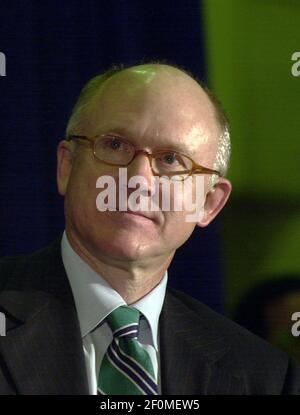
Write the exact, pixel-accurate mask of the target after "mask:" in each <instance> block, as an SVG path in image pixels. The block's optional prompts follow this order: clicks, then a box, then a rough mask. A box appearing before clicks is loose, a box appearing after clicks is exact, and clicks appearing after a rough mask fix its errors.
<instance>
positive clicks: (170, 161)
mask: <svg viewBox="0 0 300 415" xmlns="http://www.w3.org/2000/svg"><path fill="white" fill-rule="evenodd" d="M162 158H163V161H164V162H166V163H167V164H174V162H176V161H177V155H176V154H175V153H168V154H165V155H164V156H163V157H162Z"/></svg>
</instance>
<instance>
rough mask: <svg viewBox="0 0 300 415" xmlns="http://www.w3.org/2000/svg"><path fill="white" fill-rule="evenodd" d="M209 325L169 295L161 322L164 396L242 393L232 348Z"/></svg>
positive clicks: (241, 384) (167, 295)
mask: <svg viewBox="0 0 300 415" xmlns="http://www.w3.org/2000/svg"><path fill="white" fill-rule="evenodd" d="M208 324H209V323H208V322H203V321H202V320H201V317H200V316H199V315H198V313H196V312H194V311H193V310H191V309H190V308H189V307H187V306H186V305H185V304H184V303H183V302H181V301H180V300H178V299H177V298H176V297H175V296H173V295H172V294H170V293H168V292H167V294H166V299H165V303H164V307H163V310H162V313H161V319H160V351H161V382H162V394H164V395H176V394H179V395H183V394H197V395H217V394H241V393H242V390H243V382H241V379H240V377H239V376H234V375H233V373H234V372H233V371H232V367H234V362H233V361H232V358H233V357H232V355H231V354H230V353H229V352H230V348H229V346H228V345H227V344H226V343H225V341H224V339H223V337H222V336H220V335H218V334H217V333H216V332H215V330H214V329H213V328H210V327H207V325H208Z"/></svg>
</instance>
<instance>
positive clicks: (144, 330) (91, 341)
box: [61, 232, 168, 395]
mask: <svg viewBox="0 0 300 415" xmlns="http://www.w3.org/2000/svg"><path fill="white" fill-rule="evenodd" d="M61 252H62V260H63V264H64V267H65V270H66V274H67V276H68V279H69V282H70V285H71V288H72V292H73V296H74V300H75V304H76V309H77V315H78V319H79V324H80V330H81V336H82V343H83V351H84V356H85V363H86V369H87V377H88V383H89V392H90V394H91V395H97V383H98V374H99V370H100V365H101V361H102V359H103V357H104V354H105V352H106V349H107V347H108V346H109V344H110V343H111V341H112V333H111V330H110V328H109V326H108V324H107V323H106V322H104V321H103V320H104V319H105V317H106V316H108V314H110V313H111V312H112V311H113V310H115V309H116V308H117V307H119V306H121V305H126V302H125V301H124V299H123V298H122V297H121V296H120V294H118V293H117V291H115V290H114V289H113V288H112V287H111V286H110V285H109V284H108V283H107V282H106V280H104V278H102V277H101V275H99V274H98V273H96V272H95V271H94V270H93V269H92V268H91V267H90V266H89V265H88V264H87V263H86V262H85V261H84V260H83V259H82V258H81V257H80V256H79V255H78V254H77V253H76V252H75V251H74V249H73V248H72V247H71V245H70V243H69V241H68V238H67V235H66V232H64V234H63V237H62V241H61ZM167 279H168V275H167V272H166V273H165V275H164V277H163V278H162V280H161V282H160V283H159V284H158V285H157V286H156V287H155V288H154V289H153V290H152V291H151V292H150V293H148V294H147V295H145V296H144V297H143V298H142V299H141V300H139V301H137V302H136V303H134V304H131V306H133V307H135V308H137V309H138V310H139V311H140V312H141V313H142V315H143V317H144V318H141V321H140V331H139V336H138V340H139V341H140V342H141V343H142V344H143V346H144V347H145V348H146V349H147V351H148V353H149V355H150V357H151V360H152V363H153V367H154V372H155V374H156V378H157V379H158V388H159V392H160V391H161V386H160V364H159V331H158V321H159V316H160V313H161V309H162V305H163V302H164V298H165V293H166V286H167ZM97 326H98V327H97ZM95 328H96V329H95ZM70 347H72V345H70Z"/></svg>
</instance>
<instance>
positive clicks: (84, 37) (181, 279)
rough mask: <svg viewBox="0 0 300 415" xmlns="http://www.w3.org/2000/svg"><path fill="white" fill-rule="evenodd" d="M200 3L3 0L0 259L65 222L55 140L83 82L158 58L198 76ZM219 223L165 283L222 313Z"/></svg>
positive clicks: (191, 246)
mask: <svg viewBox="0 0 300 415" xmlns="http://www.w3.org/2000/svg"><path fill="white" fill-rule="evenodd" d="M203 43H204V42H203V27H202V16H201V3H199V1H198V0H185V1H182V0H173V1H171V0H170V1H160V2H158V1H151V2H141V1H139V0H129V1H121V0H114V1H92V0H87V1H77V0H75V1H64V2H61V1H57V0H55V1H43V2H40V3H38V2H36V1H26V2H24V1H17V0H14V1H3V0H2V1H1V4H0V51H2V52H4V53H5V55H6V59H7V68H6V71H7V76H6V77H0V192H1V195H0V197H1V202H0V255H1V256H3V255H11V254H19V253H27V252H31V251H32V250H35V249H38V248H40V247H42V246H45V245H47V244H48V243H49V242H51V241H52V240H53V239H54V238H56V237H57V236H59V234H60V233H61V232H62V230H63V228H64V225H63V224H64V220H63V200H62V199H61V198H60V197H59V196H58V194H57V191H56V182H55V167H56V144H57V142H58V141H59V140H60V139H61V138H63V135H64V129H65V125H66V122H67V119H68V116H69V113H70V110H71V108H72V105H73V104H74V101H75V99H76V97H77V95H78V93H79V91H80V89H81V87H82V85H83V84H84V83H85V82H86V81H87V80H88V79H89V78H90V77H92V76H93V75H95V74H97V73H99V72H101V71H103V70H105V69H107V68H108V67H109V66H110V65H111V64H113V63H121V62H123V63H125V64H131V63H132V64H133V63H136V62H139V61H140V60H145V61H147V60H148V59H151V60H152V59H166V60H168V61H169V62H171V63H175V64H177V65H181V66H183V67H184V68H185V69H188V70H190V71H192V72H193V73H194V74H196V75H197V76H198V77H199V78H202V79H205V60H204V47H203ZM221 281H222V259H221V256H220V245H219V225H218V222H215V223H214V224H212V225H210V227H209V228H208V229H205V230H200V229H197V230H196V231H195V232H194V235H193V237H192V238H191V239H190V240H189V241H188V242H187V243H186V245H185V246H184V247H182V248H181V249H180V250H179V251H178V253H177V255H176V260H175V261H174V263H173V264H172V266H171V270H170V283H171V285H173V286H175V287H177V288H181V289H183V290H185V291H187V292H189V293H190V294H192V295H193V296H195V297H198V298H200V299H201V300H202V301H204V302H205V303H207V304H208V305H210V306H212V307H213V308H215V309H216V310H219V311H221V310H222V309H223V290H222V282H221Z"/></svg>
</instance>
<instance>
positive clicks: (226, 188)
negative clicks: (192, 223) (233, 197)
mask: <svg viewBox="0 0 300 415" xmlns="http://www.w3.org/2000/svg"><path fill="white" fill-rule="evenodd" d="M231 189H232V186H231V183H230V181H229V180H227V179H225V178H224V177H221V178H220V179H219V181H218V182H217V183H216V184H215V186H214V187H213V188H212V189H210V190H209V191H208V192H207V193H206V197H205V203H204V214H203V216H202V218H201V220H200V221H199V222H197V225H198V226H200V227H201V228H205V227H206V226H207V225H209V224H210V222H211V221H212V220H213V219H214V218H215V217H216V216H217V214H218V213H219V212H220V211H221V210H222V209H223V207H224V206H225V204H226V202H227V200H228V198H229V196H230V193H231Z"/></svg>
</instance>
